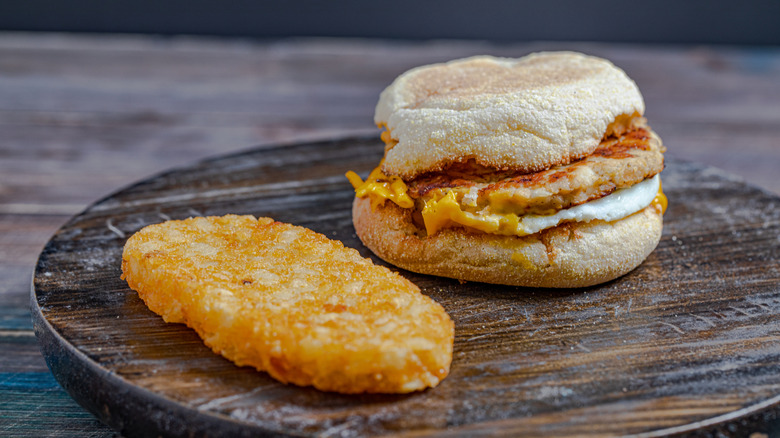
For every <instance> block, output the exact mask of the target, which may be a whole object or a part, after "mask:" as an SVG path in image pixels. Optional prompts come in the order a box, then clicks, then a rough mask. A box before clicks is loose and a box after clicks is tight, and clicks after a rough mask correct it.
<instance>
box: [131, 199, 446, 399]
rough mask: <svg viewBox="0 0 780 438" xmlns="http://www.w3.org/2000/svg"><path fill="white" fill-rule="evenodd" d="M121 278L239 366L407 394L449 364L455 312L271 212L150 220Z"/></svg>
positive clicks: (347, 389) (343, 388)
mask: <svg viewBox="0 0 780 438" xmlns="http://www.w3.org/2000/svg"><path fill="white" fill-rule="evenodd" d="M122 271H123V274H122V278H123V279H125V280H126V281H127V283H128V284H129V285H130V287H131V288H132V289H134V290H136V291H137V292H138V294H139V296H140V297H141V299H143V301H144V302H145V303H146V305H147V306H148V307H149V308H150V309H151V310H152V311H154V312H155V313H157V314H159V315H161V316H162V317H163V319H164V320H165V321H166V322H175V323H184V324H187V325H188V326H189V327H191V328H193V329H194V330H195V331H196V332H197V333H198V334H199V335H200V337H201V338H202V339H203V341H204V342H205V344H206V345H207V346H209V347H210V348H211V349H212V350H214V351H215V352H216V353H219V354H221V355H223V356H224V357H226V358H228V359H229V360H231V361H233V362H235V363H236V364H237V365H239V366H243V365H248V366H253V367H255V368H257V369H258V370H262V371H266V372H268V373H269V374H270V375H271V376H272V377H274V378H276V379H278V380H279V381H281V382H285V383H287V382H289V383H293V384H296V385H302V386H306V385H312V386H314V387H316V388H318V389H321V390H325V391H337V392H342V393H362V392H372V393H378V392H380V393H406V392H411V391H415V390H421V389H424V388H426V387H429V386H436V385H437V384H438V383H439V382H440V381H441V380H442V379H443V378H444V377H445V376H446V375H447V374H448V372H449V366H450V362H451V360H452V345H453V335H454V333H453V323H452V320H451V319H450V318H449V316H448V315H447V314H446V313H445V311H444V309H443V308H442V307H441V306H440V305H439V304H437V303H436V302H435V301H433V300H432V299H431V298H429V297H427V296H425V295H423V294H422V293H421V292H420V290H419V288H417V286H415V285H414V284H412V283H411V282H410V281H408V280H406V279H405V278H403V277H402V276H400V275H399V274H397V273H395V272H392V271H390V270H389V269H387V268H385V267H382V266H377V265H374V264H373V263H372V262H371V261H370V260H368V259H365V258H363V257H361V256H360V254H359V253H358V252H357V251H356V250H354V249H351V248H345V247H344V246H343V244H341V242H337V241H333V240H330V239H328V238H326V237H325V236H323V235H321V234H318V233H315V232H314V231H311V230H309V229H306V228H303V227H297V226H293V225H289V224H283V223H280V222H275V221H273V220H272V219H269V218H260V219H255V218H254V217H252V216H236V215H228V216H224V217H207V218H203V217H198V218H190V219H186V220H180V221H178V220H177V221H168V222H164V223H161V224H155V225H150V226H148V227H145V228H143V229H142V230H140V231H139V232H137V233H135V234H134V235H133V236H131V237H130V239H128V241H127V243H126V245H125V248H124V253H123V255H122Z"/></svg>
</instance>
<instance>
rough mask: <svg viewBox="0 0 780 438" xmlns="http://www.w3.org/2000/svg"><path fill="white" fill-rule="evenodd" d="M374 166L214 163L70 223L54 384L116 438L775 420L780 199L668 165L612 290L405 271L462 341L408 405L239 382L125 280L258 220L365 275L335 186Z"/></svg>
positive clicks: (593, 428) (594, 431) (525, 430)
mask: <svg viewBox="0 0 780 438" xmlns="http://www.w3.org/2000/svg"><path fill="white" fill-rule="evenodd" d="M382 150H383V148H382V144H381V142H380V141H379V139H378V138H374V137H370V138H350V139H345V140H339V141H328V142H319V143H306V144H298V145H287V146H279V147H268V148H263V149H258V150H253V151H249V152H246V153H242V154H238V155H231V156H227V157H220V158H215V159H211V160H208V161H204V162H201V163H198V164H195V165H193V166H191V167H187V168H183V169H177V170H173V171H170V172H168V173H165V174H162V175H159V176H156V177H153V178H151V179H148V180H146V181H143V182H140V183H138V184H136V185H133V186H131V187H128V188H126V189H124V190H121V191H120V192H118V193H116V194H114V195H111V196H109V197H107V198H105V199H103V200H101V201H99V202H97V203H96V204H94V205H92V206H91V207H89V208H88V209H87V210H86V211H84V212H83V213H81V214H79V215H78V216H76V217H74V218H73V219H72V220H70V221H69V222H68V223H67V224H66V225H65V226H63V227H62V229H60V230H59V231H58V232H57V233H56V235H54V236H53V237H52V239H51V240H50V241H49V242H48V244H47V245H46V247H45V248H44V250H43V252H42V254H41V256H40V259H39V261H38V264H37V267H36V270H35V276H34V284H33V294H32V313H33V319H34V321H35V330H36V334H37V335H38V338H39V339H40V343H41V347H42V351H43V354H44V356H45V357H46V360H47V362H48V364H49V367H50V368H51V370H52V372H53V373H54V376H55V377H56V378H57V380H58V381H59V382H60V383H61V384H62V386H63V387H64V388H65V389H66V390H67V391H68V392H69V393H70V394H71V395H72V396H73V398H75V399H76V400H77V401H78V402H79V403H81V404H82V405H83V406H84V407H85V408H87V409H88V410H90V411H91V412H93V413H94V414H95V415H96V416H97V417H98V418H100V419H101V420H102V421H104V422H105V423H107V424H108V425H110V426H111V427H113V428H115V429H116V430H118V431H120V432H121V433H122V434H123V435H124V436H128V437H132V436H149V435H165V436H230V437H233V436H258V435H261V436H262V435H295V436H300V435H303V436H308V435H318V436H345V437H349V436H372V435H385V434H399V435H404V436H412V435H413V436H429V435H440V434H450V435H461V436H473V435H494V434H504V435H512V436H533V435H542V436H571V435H581V436H596V435H599V436H601V435H633V434H640V435H645V436H655V435H665V434H673V433H684V432H690V431H693V432H695V431H702V430H707V428H710V429H712V428H717V427H722V425H723V424H736V423H735V422H738V421H739V419H740V418H745V417H748V416H751V415H755V413H757V412H777V409H778V407H779V406H780V365H778V364H780V327H779V324H778V317H777V315H778V314H780V250H778V247H779V246H780V198H778V197H777V196H775V195H772V194H769V193H766V192H763V191H761V190H759V189H757V188H753V187H750V186H747V185H745V184H743V183H741V182H740V181H738V180H736V179H734V178H733V177H730V176H729V175H727V174H724V173H722V172H721V171H719V170H716V169H713V168H708V167H703V166H700V165H696V164H691V163H686V162H678V161H670V162H668V163H667V169H666V170H665V171H664V172H663V174H662V177H663V183H664V190H665V192H666V193H667V195H668V196H669V199H670V206H669V210H668V211H667V213H666V218H665V220H666V223H665V227H664V234H663V238H662V240H661V243H660V244H659V246H658V248H657V249H656V250H655V252H653V253H652V254H651V255H650V257H649V258H648V259H647V260H646V261H645V262H644V263H643V264H642V265H641V266H640V267H639V268H638V269H636V270H635V271H634V272H632V273H630V274H628V275H626V276H624V277H622V278H619V279H617V280H615V281H612V282H610V283H607V284H604V285H601V286H597V287H591V288H586V289H576V290H575V289H572V290H544V289H531V288H516V287H501V286H494V285H488V284H480V283H465V284H461V283H459V282H458V281H455V280H450V279H445V278H437V277H431V276H425V275H419V274H414V273H411V272H407V271H401V273H402V274H403V275H404V276H406V277H408V278H409V279H411V280H412V281H414V282H415V283H417V284H418V285H419V286H420V287H421V289H422V290H423V292H424V293H426V294H428V295H429V296H431V297H432V298H433V299H435V300H437V301H438V302H440V303H441V304H442V305H443V306H444V307H445V309H446V310H447V312H448V313H449V314H450V315H451V316H452V319H453V320H454V321H455V334H456V336H455V352H454V359H453V363H452V369H451V373H450V376H449V377H447V378H446V379H445V380H444V381H443V382H442V383H441V384H440V385H439V386H438V387H436V388H434V389H430V390H427V391H423V392H419V393H414V394H409V395H357V396H348V395H340V394H334V393H325V392H320V391H317V390H314V389H311V388H300V387H295V386H286V385H283V384H280V383H278V382H276V381H275V380H273V379H271V378H270V377H269V376H268V375H266V374H265V373H262V372H257V371H255V370H253V369H250V368H239V367H236V366H234V365H233V364H231V363H230V362H228V361H227V360H225V359H223V358H221V357H220V356H217V355H215V354H213V353H212V352H211V351H210V350H209V349H208V348H206V347H205V346H204V345H203V344H202V343H201V341H200V339H199V338H198V337H197V335H196V334H195V333H194V332H193V331H191V330H190V329H188V328H187V327H185V326H183V325H178V324H166V323H164V322H163V321H162V319H161V318H160V317H159V316H157V315H155V314H153V313H152V312H151V311H149V310H148V309H147V308H146V307H145V306H144V304H143V302H141V300H140V299H139V298H138V296H137V295H136V293H135V292H133V291H132V290H130V289H129V288H128V287H127V285H126V283H125V282H123V281H122V280H120V279H119V275H120V260H121V253H122V247H123V245H124V242H125V240H126V238H127V237H128V236H129V235H131V234H132V233H133V232H135V231H137V230H139V229H140V228H142V227H143V226H145V225H148V224H151V223H155V222H160V221H163V220H165V219H169V218H173V219H181V218H185V217H189V216H193V215H222V214H227V213H239V214H254V215H255V216H269V217H272V218H274V219H276V220H279V221H283V222H289V223H293V224H297V225H302V226H306V227H309V228H312V229H314V230H315V231H318V232H320V233H323V234H325V235H326V236H328V237H330V238H332V239H339V240H341V241H343V242H344V244H345V245H347V246H351V247H354V248H357V249H358V250H359V251H360V252H361V253H362V254H363V255H365V256H367V257H372V255H371V253H370V252H369V251H368V250H367V249H366V248H365V247H363V245H362V244H361V243H360V241H359V240H358V238H357V237H356V236H355V232H354V230H353V227H352V222H351V212H350V206H351V203H352V198H353V191H352V189H351V187H350V185H349V183H348V182H347V180H346V178H345V177H344V172H345V171H347V170H350V169H351V170H356V171H358V172H360V173H361V174H363V175H365V174H367V172H368V171H369V170H370V169H371V168H373V166H375V165H376V164H377V163H378V161H379V158H380V156H381V154H382ZM375 260H376V261H377V262H379V263H381V262H380V261H379V260H378V259H376V258H375ZM772 415H774V414H772Z"/></svg>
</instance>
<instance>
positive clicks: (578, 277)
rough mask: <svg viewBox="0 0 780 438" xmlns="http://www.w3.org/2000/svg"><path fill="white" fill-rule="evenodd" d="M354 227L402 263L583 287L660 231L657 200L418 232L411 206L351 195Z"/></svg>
mask: <svg viewBox="0 0 780 438" xmlns="http://www.w3.org/2000/svg"><path fill="white" fill-rule="evenodd" d="M352 217H353V223H354V226H355V230H356V232H357V235H358V237H360V239H361V241H363V244H364V245H366V246H367V247H368V248H370V249H371V250H372V251H373V252H374V253H375V254H376V255H377V256H379V257H380V258H382V259H383V260H385V261H387V262H388V263H392V264H393V265H396V266H398V267H400V268H403V269H407V270H410V271H413V272H418V273H421V274H430V275H438V276H442V277H449V278H455V279H458V280H466V281H478V282H485V283H494V284H505V285H511V286H525V287H550V288H569V287H585V286H592V285H595V284H600V283H604V282H607V281H610V280H613V279H615V278H618V277H620V276H622V275H624V274H626V273H628V272H630V271H632V270H633V269H635V268H636V267H637V266H639V265H640V264H641V263H642V262H643V261H644V260H645V259H646V258H647V256H648V255H649V254H650V253H651V252H652V251H653V250H654V249H655V247H656V246H657V245H658V242H659V241H660V238H661V231H662V227H663V216H662V214H661V211H659V210H658V209H657V208H656V207H655V206H654V205H650V206H649V207H647V208H645V209H643V210H640V211H639V212H637V213H634V214H633V215H630V216H628V217H626V218H623V219H620V220H617V221H613V222H605V221H600V220H595V221H591V222H587V223H582V222H570V223H564V224H561V225H559V226H557V227H554V228H550V229H547V230H544V231H541V232H539V233H536V234H532V235H528V236H522V237H518V236H502V235H495V234H488V233H481V232H478V231H468V230H466V229H464V228H447V229H443V230H440V231H439V232H438V233H436V234H434V235H432V236H424V237H422V236H421V232H420V229H419V228H417V226H415V224H414V223H413V221H412V211H411V210H410V209H402V208H400V207H398V206H397V205H395V204H393V203H392V202H389V201H386V202H384V203H383V204H381V205H379V206H377V207H376V208H372V207H371V202H370V200H369V199H367V198H355V200H354V203H353V208H352Z"/></svg>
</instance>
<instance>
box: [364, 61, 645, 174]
mask: <svg viewBox="0 0 780 438" xmlns="http://www.w3.org/2000/svg"><path fill="white" fill-rule="evenodd" d="M644 110H645V106H644V101H643V99H642V95H641V94H640V92H639V89H638V88H637V86H636V84H635V83H634V82H633V81H632V80H631V79H630V78H629V77H628V76H627V75H626V74H625V73H624V72H623V71H622V70H620V69H619V68H617V67H615V66H614V65H613V64H612V63H610V62H609V61H606V60H604V59H600V58H595V57H591V56H586V55H583V54H579V53H573V52H554V53H544V52H543V53H536V54H533V55H529V56H526V57H523V58H520V59H506V58H495V57H491V56H479V57H473V58H466V59H461V60H456V61H452V62H448V63H444V64H433V65H428V66H423V67H419V68H415V69H412V70H409V71H408V72H406V73H404V74H402V75H401V76H399V77H398V78H397V79H396V80H395V81H394V82H393V83H392V84H391V85H390V86H389V87H387V88H386V89H385V90H384V91H383V92H382V94H381V95H380V98H379V102H378V104H377V106H376V113H375V117H374V120H375V122H376V123H377V124H378V125H380V126H383V127H385V129H386V130H387V132H386V133H385V134H384V135H383V138H384V139H385V142H386V143H387V147H386V153H385V159H384V162H383V165H382V171H383V172H384V173H385V174H387V175H397V176H400V177H401V178H403V179H404V180H407V181H409V180H411V179H413V178H415V177H416V176H418V175H421V174H424V173H428V172H435V171H441V170H444V169H446V168H447V167H449V166H450V165H452V164H454V163H464V162H467V161H473V162H476V163H477V164H479V165H482V166H486V167H491V168H495V169H501V170H514V171H518V172H536V171H539V170H543V169H547V168H549V167H552V166H555V165H561V164H567V163H570V162H571V161H573V160H576V159H579V158H582V157H585V156H587V155H589V154H591V153H592V152H593V151H594V150H595V149H596V148H597V147H598V146H599V143H600V142H601V140H602V139H603V138H604V137H605V136H607V135H612V134H617V135H620V134H622V133H623V132H625V131H626V130H627V129H628V127H629V126H631V125H632V123H634V119H636V118H640V117H642V115H643V114H644Z"/></svg>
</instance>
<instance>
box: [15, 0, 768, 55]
mask: <svg viewBox="0 0 780 438" xmlns="http://www.w3.org/2000/svg"><path fill="white" fill-rule="evenodd" d="M0 29H5V30H17V31H54V32H108V33H149V34H159V35H177V34H189V35H209V36H231V37H235V36H238V37H252V38H283V37H289V36H318V37H323V36H324V37H368V38H400V39H431V38H456V39H463V38H465V39H484V40H492V41H503V42H517V41H529V40H549V41H608V42H627V43H654V44H669V43H671V44H739V45H777V44H780V2H778V1H776V0H742V1H723V0H715V1H707V0H688V1H673V0H661V1H658V0H656V1H616V0H594V1H587V2H584V1H575V0H547V1H511V0H478V1H470V0H452V1H438V0H436V1H434V0H396V1H392V2H375V1H360V0H344V1H335V2H328V1H316V0H291V1H252V0H235V1H217V0H169V1H132V0H105V1H97V0H71V1H67V2H63V1H57V0H30V1H23V0H4V1H2V2H0Z"/></svg>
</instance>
